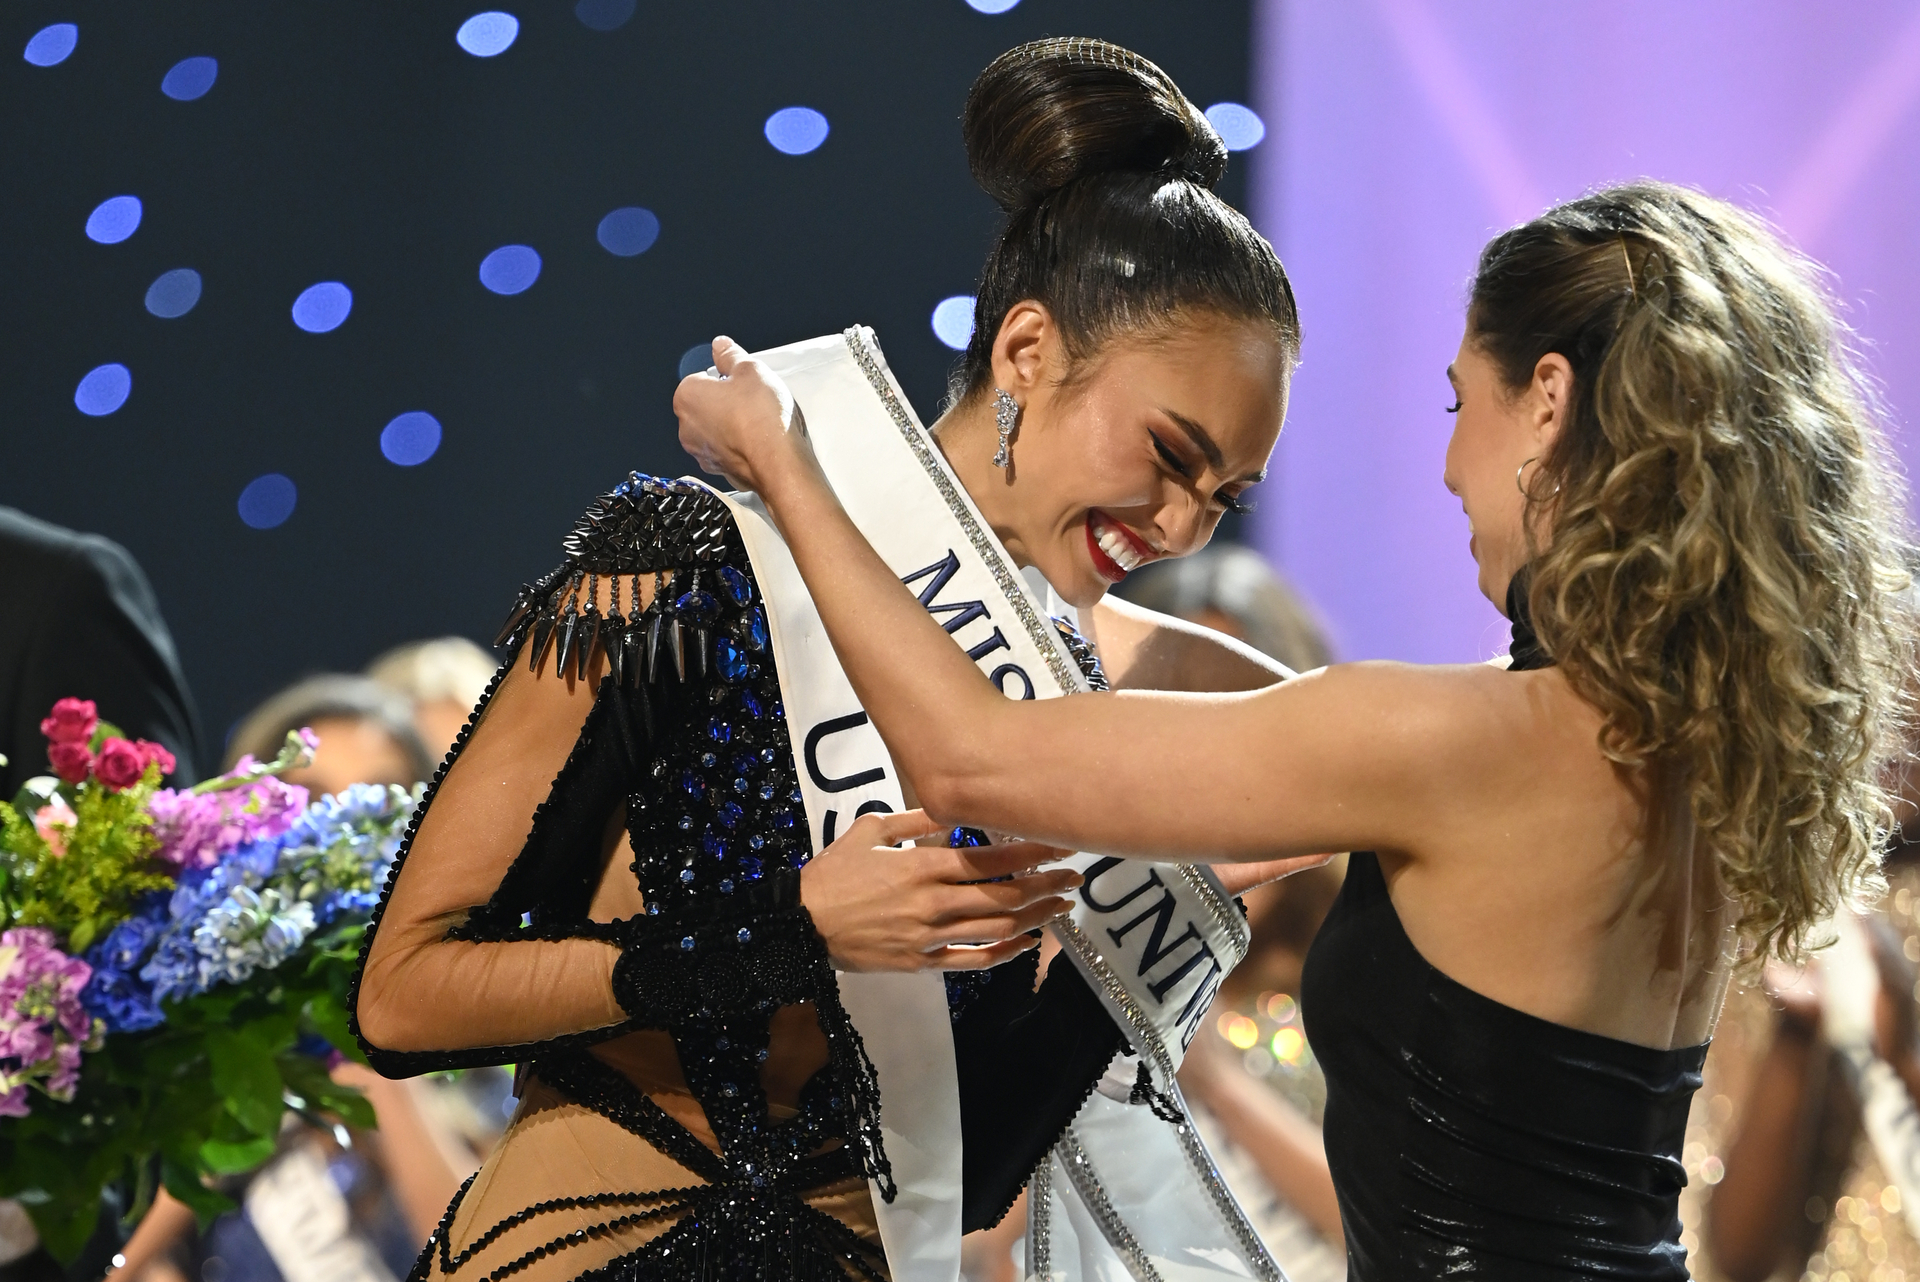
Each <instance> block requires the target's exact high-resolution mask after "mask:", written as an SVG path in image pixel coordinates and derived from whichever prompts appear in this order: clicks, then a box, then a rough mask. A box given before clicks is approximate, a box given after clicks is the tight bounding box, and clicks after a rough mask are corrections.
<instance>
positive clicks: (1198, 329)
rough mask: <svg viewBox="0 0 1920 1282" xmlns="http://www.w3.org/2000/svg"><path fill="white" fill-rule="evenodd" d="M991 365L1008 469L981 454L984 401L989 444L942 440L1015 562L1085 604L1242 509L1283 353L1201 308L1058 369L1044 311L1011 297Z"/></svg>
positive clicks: (1266, 445)
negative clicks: (1012, 409) (1010, 399)
mask: <svg viewBox="0 0 1920 1282" xmlns="http://www.w3.org/2000/svg"><path fill="white" fill-rule="evenodd" d="M1010 331H1012V335H1011V337H1012V340H1013V341H1011V342H1010V341H1009V336H1010ZM1003 353H1004V355H1003ZM994 365H995V373H996V375H997V380H996V381H997V382H998V385H999V386H1001V387H1004V388H1008V390H1009V391H1010V392H1011V394H1012V395H1013V396H1014V398H1015V399H1016V400H1017V401H1018V402H1019V403H1020V405H1021V416H1020V426H1019V430H1018V431H1017V433H1016V434H1015V435H1014V438H1013V442H1012V455H1013V466H1012V468H1011V469H1010V471H1008V472H1004V473H1003V472H1002V471H1001V470H1000V469H998V468H993V467H991V466H990V464H987V463H986V456H989V455H990V454H991V452H992V443H991V427H992V419H991V405H990V403H989V405H988V406H987V407H985V412H984V414H983V415H982V416H981V418H982V419H983V421H984V424H985V426H986V427H987V429H988V437H987V439H986V440H974V439H970V435H971V434H969V433H964V432H963V433H956V434H954V436H953V438H952V439H951V440H949V438H948V436H947V434H945V433H943V435H942V441H943V444H945V445H946V447H947V454H948V457H949V459H951V460H952V461H953V463H954V466H955V469H956V470H957V471H958V472H959V473H960V475H961V479H962V481H963V482H965V483H966V485H967V488H968V490H969V491H970V492H971V493H972V494H973V496H974V499H975V501H976V502H977V503H978V504H979V505H980V509H981V512H982V514H983V515H984V516H986V518H987V520H988V523H989V524H991V525H992V526H993V528H994V532H995V533H996V534H998V535H999V536H1000V539H1001V541H1002V542H1003V543H1005V544H1006V546H1007V550H1008V552H1009V553H1011V554H1012V555H1013V557H1014V559H1015V560H1017V561H1019V562H1020V563H1021V564H1022V565H1032V566H1034V567H1036V568H1037V569H1039V571H1040V572H1041V573H1042V574H1044V575H1046V577H1047V581H1048V582H1050V583H1052V584H1053V586H1054V589H1055V590H1056V591H1057V592H1059V593H1060V595H1061V596H1062V597H1064V598H1065V599H1066V600H1067V601H1069V602H1070V603H1072V604H1073V605H1075V606H1077V607H1081V608H1085V607H1087V606H1090V605H1092V604H1093V603H1094V602H1096V601H1098V600H1099V599H1100V597H1101V596H1102V595H1104V594H1105V592H1106V591H1107V589H1108V588H1110V587H1112V586H1113V585H1114V584H1115V583H1118V582H1120V581H1121V580H1122V579H1124V578H1125V577H1126V576H1127V574H1128V572H1130V571H1132V570H1135V569H1138V568H1139V567H1140V566H1142V565H1144V564H1146V563H1147V562H1148V561H1154V560H1160V559H1162V558H1164V557H1170V556H1187V555H1189V554H1191V553H1193V552H1197V551H1199V550H1200V549H1201V548H1202V547H1204V546H1206V542H1207V540H1208V539H1209V538H1211V537H1212V536H1213V531H1214V527H1215V526H1216V525H1218V524H1219V522H1220V517H1221V514H1222V513H1224V512H1226V511H1228V510H1229V509H1233V508H1240V507H1243V506H1246V505H1248V504H1250V503H1251V498H1252V496H1251V495H1248V494H1247V490H1248V488H1249V487H1250V486H1252V485H1254V484H1256V483H1257V482H1258V481H1260V480H1261V479H1263V478H1264V477H1265V475H1266V467H1267V457H1268V455H1270V454H1271V453H1272V452H1273V446H1274V442H1275V440H1276V439H1278V437H1279V434H1280V424H1281V421H1282V419H1283V418H1284V417H1285V415H1286V407H1287V378H1288V374H1289V371H1290V369H1291V367H1292V354H1291V353H1290V352H1289V351H1288V350H1287V349H1286V347H1285V346H1284V345H1283V344H1282V343H1281V342H1280V340H1279V339H1278V338H1277V337H1276V336H1275V335H1274V333H1273V331H1272V329H1271V327H1269V326H1266V325H1262V324H1260V323H1257V322H1252V321H1238V320H1228V319H1226V318H1223V317H1218V316H1204V317H1200V318H1198V319H1195V320H1191V321H1188V320H1182V321H1180V322H1178V323H1177V324H1176V325H1175V327H1174V328H1173V329H1172V330H1171V331H1170V332H1168V333H1165V334H1158V335H1153V336H1151V337H1149V336H1134V337H1119V338H1115V339H1113V340H1112V341H1110V342H1109V343H1107V344H1106V346H1105V347H1104V348H1102V349H1101V350H1100V351H1099V352H1098V353H1096V354H1095V355H1094V356H1092V357H1089V358H1088V359H1086V360H1085V361H1083V362H1082V363H1081V364H1080V365H1079V366H1077V367H1071V368H1070V366H1069V363H1068V362H1067V361H1066V360H1065V359H1064V353H1063V352H1062V350H1061V348H1060V346H1059V337H1058V330H1057V329H1056V328H1054V327H1053V325H1052V322H1051V319H1050V318H1049V317H1047V315H1046V312H1045V309H1044V308H1040V307H1039V306H1038V305H1037V304H1030V303H1022V304H1019V305H1018V306H1016V307H1015V308H1014V309H1013V310H1012V311H1011V312H1009V313H1008V317H1007V322H1006V324H1005V325H1003V326H1002V333H1001V342H1000V344H999V345H998V347H997V349H996V351H995V360H994ZM976 456H979V457H976Z"/></svg>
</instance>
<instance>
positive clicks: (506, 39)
mask: <svg viewBox="0 0 1920 1282" xmlns="http://www.w3.org/2000/svg"><path fill="white" fill-rule="evenodd" d="M519 35H520V19H518V18H516V17H514V16H513V15H512V14H510V13H502V12H500V11H499V10H498V9H489V10H487V11H486V12H485V13H476V14H474V15H473V16H472V17H471V18H468V19H467V20H466V21H465V22H463V23H461V24H460V30H459V31H457V32H455V33H454V37H453V38H454V39H455V40H456V41H458V42H459V44H460V47H461V48H462V49H465V50H466V51H467V52H468V53H470V54H472V55H473V56H474V57H476V58H491V57H493V56H494V55H496V54H502V53H505V52H506V51H507V48H508V46H510V45H511V44H513V42H514V41H515V40H516V39H518V38H519Z"/></svg>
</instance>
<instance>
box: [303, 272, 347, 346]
mask: <svg viewBox="0 0 1920 1282" xmlns="http://www.w3.org/2000/svg"><path fill="white" fill-rule="evenodd" d="M352 310H353V291H352V290H350V289H348V288H347V287H346V286H345V285H342V284H341V283H340V282H339V281H337V280H323V281H321V282H320V283H319V284H318V285H309V286H307V287H306V288H305V289H303V290H301V291H300V297H298V298H296V299H294V300H293V323H294V324H296V325H298V326H299V327H300V328H301V329H304V330H306V331H307V333H309V334H324V333H326V332H327V331H328V330H333V329H339V328H340V326H341V325H342V324H344V323H345V322H346V319H347V313H348V312H351V311H352Z"/></svg>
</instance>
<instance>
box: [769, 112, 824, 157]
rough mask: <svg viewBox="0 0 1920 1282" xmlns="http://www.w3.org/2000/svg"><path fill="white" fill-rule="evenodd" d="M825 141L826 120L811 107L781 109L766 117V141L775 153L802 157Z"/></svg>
mask: <svg viewBox="0 0 1920 1282" xmlns="http://www.w3.org/2000/svg"><path fill="white" fill-rule="evenodd" d="M826 140H827V118H826V117H825V116H823V115H821V114H820V113H819V112H817V111H815V110H814V109H813V108H812V107H782V108H781V109H780V110H778V111H776V112H774V113H773V114H772V115H771V116H768V117H767V141H768V142H770V143H772V144H773V149H774V150H775V151H784V152H786V153H787V154H788V155H789V156H804V155H806V154H807V153H808V152H810V151H812V150H813V149H814V148H816V147H818V146H819V145H820V144H821V143H823V142H825V141H826Z"/></svg>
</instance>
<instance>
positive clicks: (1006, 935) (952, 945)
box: [800, 810, 1081, 971]
mask: <svg viewBox="0 0 1920 1282" xmlns="http://www.w3.org/2000/svg"><path fill="white" fill-rule="evenodd" d="M944 831H946V830H945V829H944V828H943V827H942V826H941V825H939V824H936V823H934V822H932V821H931V820H929V819H928V818H927V814H926V812H925V811H924V810H908V811H904V812H902V813H900V814H888V815H862V816H861V817H860V818H858V819H856V820H854V821H853V826H852V827H850V828H848V829H847V831H846V832H845V834H843V835H842V836H841V837H840V838H839V839H838V840H836V841H835V842H834V843H833V844H832V845H830V846H828V847H827V848H826V849H825V850H823V851H821V852H820V853H819V854H818V855H816V856H815V857H814V858H813V859H812V860H811V861H809V862H808V864H807V866H806V867H805V868H803V869H801V870H800V902H801V904H802V905H803V906H804V907H805V908H806V910H807V912H808V914H809V915H810V916H812V918H813V925H814V929H815V930H817V931H819V932H820V937H821V938H822V939H824V940H826V943H827V952H828V954H829V955H830V956H831V957H832V958H833V963H834V965H835V966H836V967H838V968H839V969H841V970H852V971H884V970H899V971H913V970H980V969H983V968H985V967H988V966H998V965H999V964H1000V963H1001V962H1004V961H1007V960H1008V959H1010V958H1012V957H1016V956H1018V955H1019V954H1020V953H1023V952H1025V951H1026V950H1027V949H1029V948H1033V947H1036V946H1037V945H1038V944H1039V942H1040V941H1039V940H1037V939H1031V938H1028V936H1027V932H1028V931H1030V930H1033V929H1035V928H1037V927H1039V926H1042V925H1045V924H1046V923H1047V922H1049V921H1051V920H1053V919H1054V918H1055V917H1058V916H1060V915H1062V914H1064V913H1066V912H1067V911H1068V910H1070V909H1071V908H1072V906H1073V905H1072V902H1071V901H1070V900H1067V899H1065V898H1063V897H1062V896H1064V895H1065V894H1066V893H1067V892H1069V891H1071V890H1073V889H1075V888H1076V887H1078V886H1079V885H1080V880H1081V879H1080V874H1079V873H1077V872H1074V871H1073V870H1071V869H1067V868H1059V869H1049V870H1047V871H1045V872H1035V871H1033V869H1035V868H1036V867H1037V866H1038V865H1040V864H1043V863H1047V862H1049V861H1050V860H1054V859H1058V858H1059V857H1060V856H1061V853H1062V852H1060V851H1058V850H1055V849H1053V848H1052V847H1050V846H1041V845H1036V844H1034V843H1032V842H1025V841H1016V842H1008V843H1007V844H1005V845H998V846H972V847H960V848H958V849H949V848H948V847H946V846H901V845H900V843H901V842H908V841H912V840H914V839H915V838H919V837H932V836H935V835H936V834H939V833H942V832H944ZM1008 876H1011V877H1012V878H1013V880H1012V881H989V880H988V879H989V878H994V877H1008ZM973 883H977V884H973Z"/></svg>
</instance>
